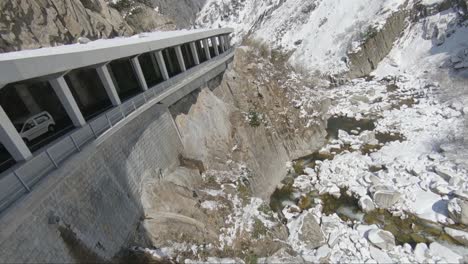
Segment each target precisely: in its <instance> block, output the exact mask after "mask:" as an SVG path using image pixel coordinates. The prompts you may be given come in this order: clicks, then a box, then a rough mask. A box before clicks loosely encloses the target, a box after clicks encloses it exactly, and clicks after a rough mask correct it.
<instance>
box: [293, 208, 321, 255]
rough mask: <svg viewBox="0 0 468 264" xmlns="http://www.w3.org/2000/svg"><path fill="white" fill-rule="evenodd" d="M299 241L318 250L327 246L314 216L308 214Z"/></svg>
mask: <svg viewBox="0 0 468 264" xmlns="http://www.w3.org/2000/svg"><path fill="white" fill-rule="evenodd" d="M299 239H300V240H301V241H304V242H305V243H306V244H307V246H308V247H310V248H318V247H320V246H323V245H324V244H325V236H324V235H323V232H322V229H321V228H320V225H319V224H318V223H317V220H315V216H314V215H313V214H307V215H306V216H305V217H304V219H303V222H302V227H301V232H300V233H299Z"/></svg>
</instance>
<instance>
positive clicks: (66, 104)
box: [49, 76, 86, 127]
mask: <svg viewBox="0 0 468 264" xmlns="http://www.w3.org/2000/svg"><path fill="white" fill-rule="evenodd" d="M49 82H50V85H51V86H52V88H53V89H54V91H55V93H56V94H57V96H58V98H59V100H60V102H61V103H62V106H63V108H65V111H66V112H67V114H68V116H69V117H70V119H71V120H72V122H73V125H75V126H76V127H82V126H84V125H86V121H85V119H84V117H83V115H82V114H81V111H80V108H79V107H78V104H76V101H75V98H73V95H72V93H71V91H70V87H68V84H67V82H66V81H65V79H64V78H63V76H61V77H58V78H56V79H53V80H50V81H49Z"/></svg>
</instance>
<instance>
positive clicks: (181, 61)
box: [175, 46, 187, 72]
mask: <svg viewBox="0 0 468 264" xmlns="http://www.w3.org/2000/svg"><path fill="white" fill-rule="evenodd" d="M175 52H176V55H177V61H178V62H179V66H180V70H182V72H184V71H187V67H185V62H184V55H183V54H182V49H181V48H180V46H176V47H175Z"/></svg>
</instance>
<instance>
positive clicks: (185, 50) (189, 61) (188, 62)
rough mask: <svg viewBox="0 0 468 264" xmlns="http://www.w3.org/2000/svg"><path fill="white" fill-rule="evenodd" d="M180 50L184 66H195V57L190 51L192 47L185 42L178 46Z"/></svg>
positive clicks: (188, 67)
mask: <svg viewBox="0 0 468 264" xmlns="http://www.w3.org/2000/svg"><path fill="white" fill-rule="evenodd" d="M180 49H181V50H182V55H183V57H184V62H185V67H186V68H187V70H188V69H190V68H193V67H195V65H196V64H195V59H194V57H193V56H194V54H193V53H192V49H191V48H190V43H185V44H183V45H182V46H180Z"/></svg>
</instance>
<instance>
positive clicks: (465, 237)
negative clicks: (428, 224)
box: [444, 227, 468, 246]
mask: <svg viewBox="0 0 468 264" xmlns="http://www.w3.org/2000/svg"><path fill="white" fill-rule="evenodd" d="M444 230H445V233H447V234H448V235H449V236H451V237H452V238H453V239H455V240H457V241H458V242H460V243H462V244H463V245H465V246H468V232H465V231H461V230H458V229H453V228H449V227H446V228H444Z"/></svg>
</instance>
